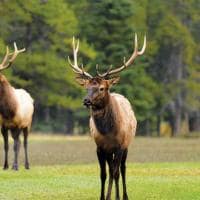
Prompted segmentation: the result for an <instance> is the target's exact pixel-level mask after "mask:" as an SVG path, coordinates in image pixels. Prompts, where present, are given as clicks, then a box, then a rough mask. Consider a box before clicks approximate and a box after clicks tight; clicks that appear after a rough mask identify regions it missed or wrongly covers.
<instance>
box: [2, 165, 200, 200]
mask: <svg viewBox="0 0 200 200" xmlns="http://www.w3.org/2000/svg"><path fill="white" fill-rule="evenodd" d="M127 177H128V178H127V184H128V193H129V199H130V200H132V199H135V200H147V199H148V200H150V199H152V200H156V199H157V200H175V199H177V200H198V199H200V195H199V194H200V187H199V186H200V164H199V163H162V164H158V163H157V164H147V163H146V164H131V163H129V164H128V170H127ZM99 192H100V183H99V178H98V166H97V164H88V165H86V164H84V165H65V166H62V165H60V166H45V167H44V166H43V167H39V166H35V167H33V168H32V169H31V170H30V171H26V170H24V169H20V171H18V172H13V171H11V170H9V171H0V199H1V200H40V199H41V200H53V199H56V200H65V199H66V200H68V199H69V200H71V199H73V200H95V199H98V196H99ZM113 197H114V195H113ZM113 199H114V198H113Z"/></svg>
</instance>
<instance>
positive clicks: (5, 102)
mask: <svg viewBox="0 0 200 200" xmlns="http://www.w3.org/2000/svg"><path fill="white" fill-rule="evenodd" d="M16 110H17V103H16V100H15V99H14V97H13V91H12V86H11V85H10V83H9V82H8V81H7V79H6V77H5V76H4V75H2V74H0V114H1V115H2V118H3V119H5V120H12V118H13V117H14V116H15V113H16Z"/></svg>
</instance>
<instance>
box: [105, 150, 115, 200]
mask: <svg viewBox="0 0 200 200" xmlns="http://www.w3.org/2000/svg"><path fill="white" fill-rule="evenodd" d="M106 160H107V162H108V167H109V182H108V191H107V195H106V200H110V199H111V192H112V185H113V169H114V168H113V153H107V155H106Z"/></svg>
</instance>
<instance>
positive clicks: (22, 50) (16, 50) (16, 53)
mask: <svg viewBox="0 0 200 200" xmlns="http://www.w3.org/2000/svg"><path fill="white" fill-rule="evenodd" d="M14 49H15V51H14V53H11V54H10V55H13V56H12V57H11V59H10V60H9V62H10V63H12V62H13V61H14V60H15V58H16V57H17V55H18V54H19V53H22V52H24V51H25V50H26V49H25V48H23V49H20V50H18V48H17V45H16V42H14Z"/></svg>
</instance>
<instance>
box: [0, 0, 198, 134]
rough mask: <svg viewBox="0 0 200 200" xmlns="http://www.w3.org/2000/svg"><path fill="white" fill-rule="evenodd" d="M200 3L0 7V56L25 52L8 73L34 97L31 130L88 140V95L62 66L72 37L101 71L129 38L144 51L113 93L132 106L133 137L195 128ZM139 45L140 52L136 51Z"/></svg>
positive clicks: (126, 47) (128, 45) (90, 66)
mask: <svg viewBox="0 0 200 200" xmlns="http://www.w3.org/2000/svg"><path fill="white" fill-rule="evenodd" d="M199 9H200V8H199V1H197V0H191V1H187V0H184V1H179V0H174V1H169V2H168V1H160V0H151V1H150V0H136V1H132V0H121V1H115V0H109V1H107V0H103V1H92V0H85V1H83V0H81V1H71V0H65V1H64V0H62V1H53V0H46V1H31V2H29V3H27V2H26V1H25V0H18V1H12V2H11V1H0V19H1V20H0V30H1V31H0V56H1V58H2V57H3V56H4V52H5V47H6V44H8V45H9V46H10V45H11V44H12V43H13V42H14V41H16V42H17V43H18V45H19V47H26V49H27V52H26V54H24V55H23V56H21V57H19V58H18V60H16V63H15V65H14V66H13V67H12V68H11V69H9V70H7V72H5V75H6V77H7V79H8V80H9V82H11V84H12V85H14V86H15V87H16V88H17V87H20V88H24V89H26V90H27V91H29V93H30V94H31V95H32V96H33V98H34V99H35V113H34V120H33V130H36V131H45V132H62V133H68V134H85V133H87V132H88V120H89V115H88V112H87V111H86V109H85V108H83V106H82V102H81V99H83V97H84V95H85V93H84V90H82V89H81V87H79V86H78V85H77V84H75V81H74V74H73V72H72V71H71V70H70V69H69V67H68V66H66V63H67V62H66V60H67V55H70V56H72V54H71V41H72V37H73V35H74V36H77V37H78V38H79V39H80V41H81V44H82V45H81V48H80V53H79V54H80V55H81V56H79V57H80V58H81V59H80V60H78V62H79V63H80V64H81V63H83V64H84V65H85V64H87V71H90V72H91V74H93V75H95V67H96V66H95V65H96V63H98V64H99V71H100V72H104V70H105V69H107V68H108V67H109V66H110V64H113V66H120V65H121V63H123V59H122V58H123V57H124V56H127V57H129V55H131V50H132V48H133V38H134V33H135V32H137V33H138V35H139V36H140V37H139V38H138V40H139V41H142V37H143V35H144V34H145V33H146V35H147V41H148V43H147V49H146V53H145V55H144V56H143V57H142V58H139V59H138V60H137V62H135V63H134V70H132V69H130V70H126V72H124V73H123V74H122V75H121V84H119V85H117V86H115V87H113V89H112V91H116V92H118V93H120V94H123V95H124V96H126V97H127V98H128V99H129V101H130V102H131V104H132V106H133V108H134V111H135V113H136V117H137V120H138V129H137V134H141V135H164V134H167V135H179V134H188V133H189V134H190V133H192V132H197V131H199V130H200V104H199V102H200V101H199V98H200V88H199V79H200V77H199V66H200V63H199V62H200V61H199V60H200V59H199V45H198V44H199V41H200V33H199V30H200V29H199V24H200V17H199ZM141 45H142V44H140V43H139V49H140V48H141Z"/></svg>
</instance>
